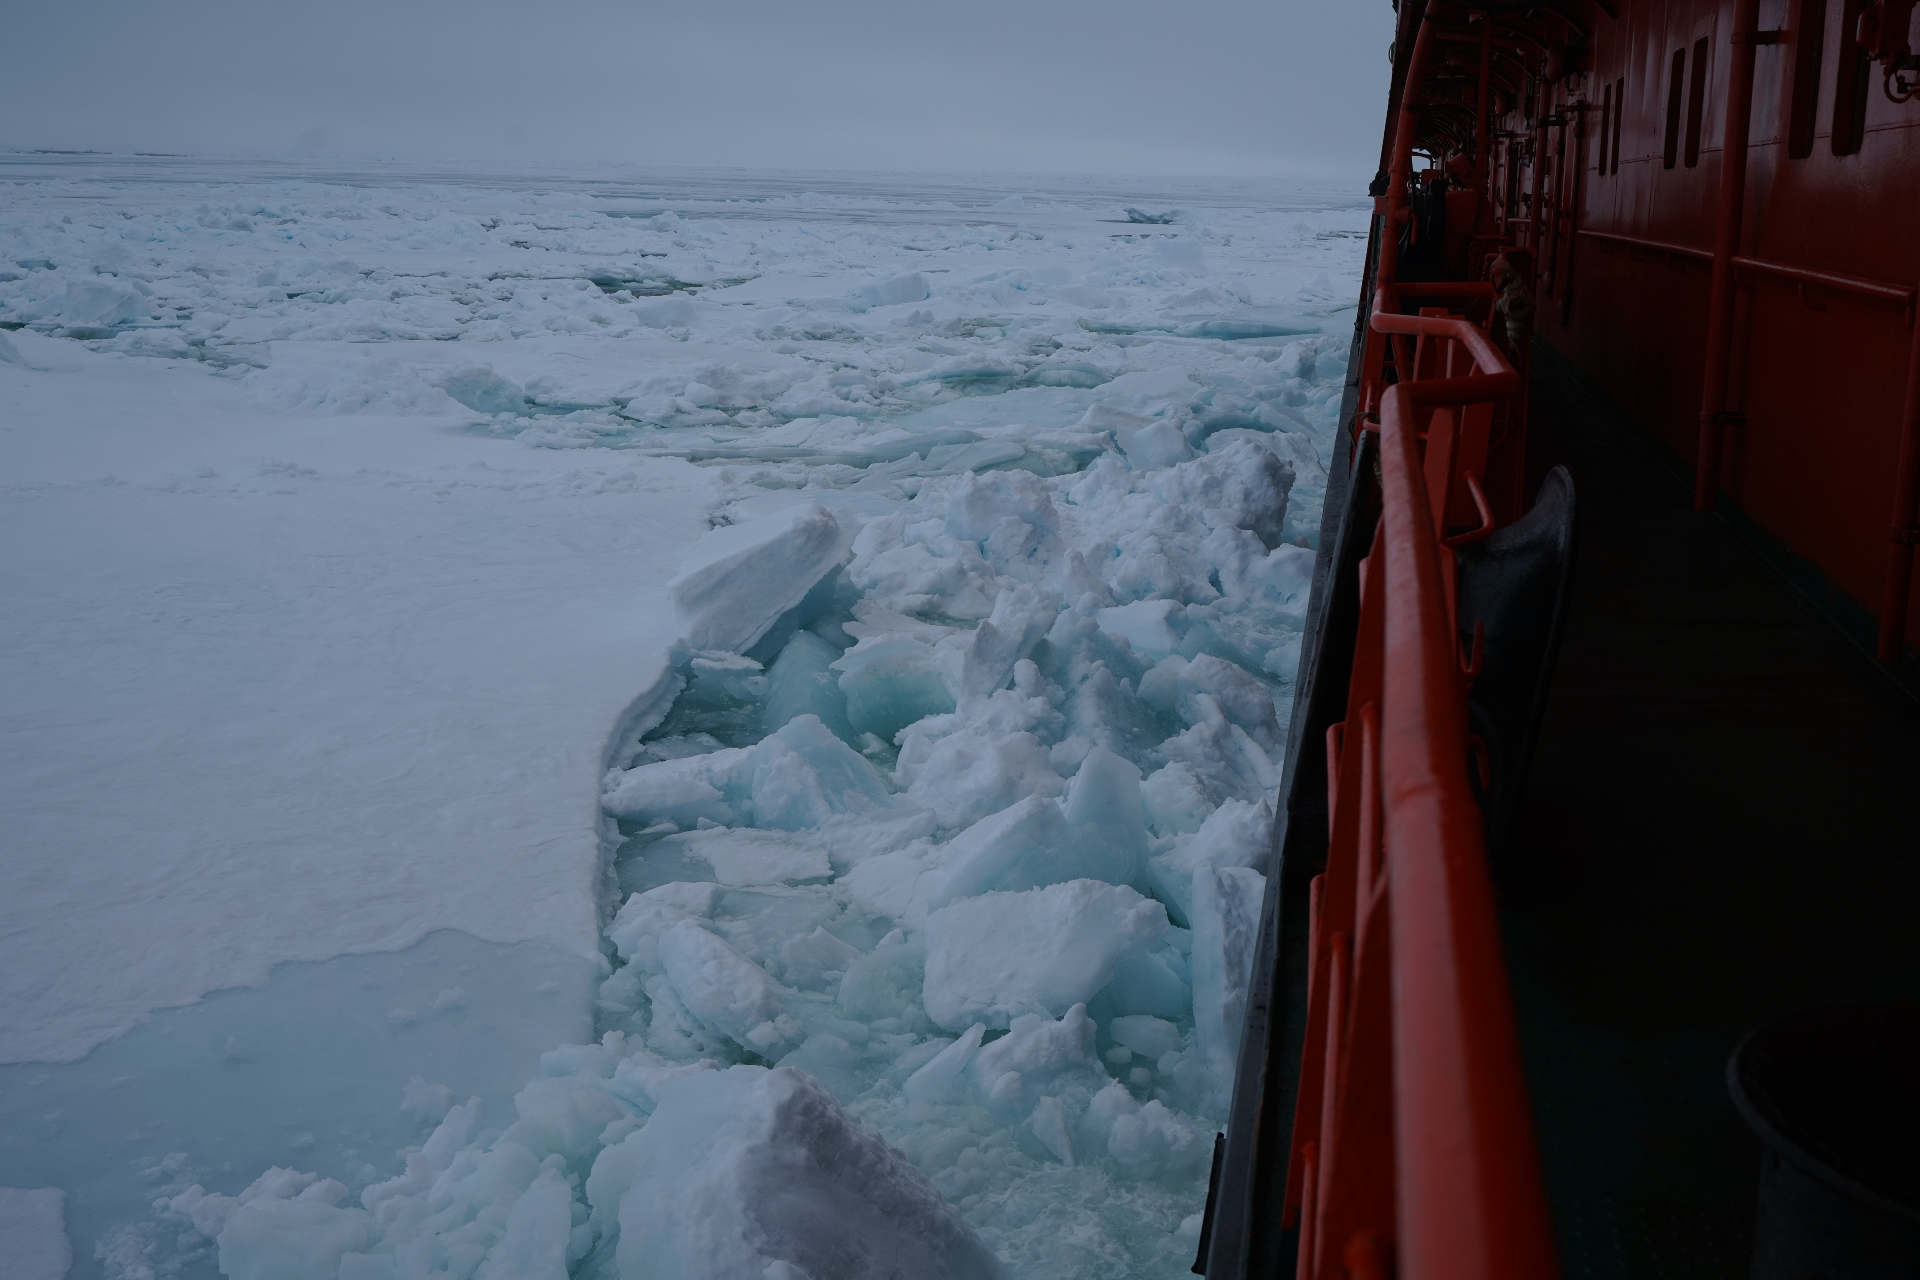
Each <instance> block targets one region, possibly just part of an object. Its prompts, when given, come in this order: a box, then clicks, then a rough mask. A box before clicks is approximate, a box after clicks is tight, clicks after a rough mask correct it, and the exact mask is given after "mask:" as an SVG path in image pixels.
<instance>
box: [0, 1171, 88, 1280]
mask: <svg viewBox="0 0 1920 1280" xmlns="http://www.w3.org/2000/svg"><path fill="white" fill-rule="evenodd" d="M0 1241H5V1242H6V1250H7V1261H6V1267H7V1274H8V1275H9V1276H12V1277H16V1280H64V1278H65V1276H66V1274H67V1270H68V1268H70V1267H71V1266H72V1265H73V1246H72V1245H71V1244H69V1243H68V1242H67V1194H66V1192H64V1191H62V1190H60V1189H59V1188H58V1187H40V1188H37V1189H33V1190H29V1189H27V1188H24V1187H0Z"/></svg>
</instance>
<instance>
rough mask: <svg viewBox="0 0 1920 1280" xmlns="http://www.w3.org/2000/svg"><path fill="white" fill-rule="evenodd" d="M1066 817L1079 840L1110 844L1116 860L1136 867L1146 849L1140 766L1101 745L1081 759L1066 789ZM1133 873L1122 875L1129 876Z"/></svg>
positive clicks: (1127, 877)
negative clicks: (1071, 782)
mask: <svg viewBox="0 0 1920 1280" xmlns="http://www.w3.org/2000/svg"><path fill="white" fill-rule="evenodd" d="M1066 810H1067V821H1068V822H1069V823H1071V824H1073V826H1075V827H1076V828H1080V832H1079V838H1080V839H1081V840H1082V841H1099V842H1103V843H1105V844H1107V845H1109V846H1111V848H1112V850H1113V857H1114V859H1115V861H1116V862H1118V861H1119V860H1121V859H1125V860H1128V861H1130V862H1131V863H1132V864H1133V865H1135V866H1136V867H1137V866H1138V862H1139V859H1141V858H1143V857H1145V856H1146V851H1147V813H1146V808H1145V806H1144V805H1143V804H1142V803H1141V801H1140V770H1139V769H1138V768H1136V767H1135V766H1134V765H1133V764H1132V763H1131V762H1130V761H1127V760H1123V759H1121V758H1120V757H1119V756H1117V755H1115V754H1113V752H1111V751H1108V750H1106V749H1105V748H1104V747H1095V748H1093V749H1092V750H1091V751H1089V752H1088V753H1087V755H1086V758H1085V759H1084V760H1082V761H1081V762H1080V771H1079V772H1078V773H1076V774H1074V775H1073V785H1072V786H1071V787H1070V788H1069V789H1068V791H1067V799H1066ZM1132 878H1133V875H1132V874H1129V875H1127V876H1126V877H1125V879H1128V880H1131V879H1132Z"/></svg>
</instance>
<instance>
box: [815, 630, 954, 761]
mask: <svg viewBox="0 0 1920 1280" xmlns="http://www.w3.org/2000/svg"><path fill="white" fill-rule="evenodd" d="M833 669H834V670H835V671H838V672H839V673H840V691H841V692H842V693H844V694H845V695H846V698H847V720H848V722H849V723H850V724H852V726H853V728H854V730H855V731H856V732H858V733H871V734H873V735H875V736H876V737H879V738H882V739H889V740H890V739H891V738H892V737H893V736H894V735H895V734H897V733H899V732H900V730H902V729H904V728H906V727H907V726H908V725H910V724H912V723H913V722H914V721H916V720H922V719H925V718H926V717H927V716H937V715H944V714H946V713H947V712H950V711H952V710H953V709H954V706H955V699H954V689H953V685H954V680H953V679H952V678H951V677H950V676H949V674H948V671H947V666H946V664H945V663H944V662H943V661H942V660H941V655H940V654H939V653H937V652H936V651H935V649H934V646H932V645H930V644H928V643H926V642H925V641H924V640H921V639H919V638H917V637H915V636H911V635H898V634H895V635H877V636H868V637H865V638H863V639H861V640H860V641H859V643H857V644H855V645H854V646H853V648H851V649H849V650H848V651H847V652H846V653H845V654H843V655H841V657H840V658H839V659H837V660H836V661H835V662H834V663H833Z"/></svg>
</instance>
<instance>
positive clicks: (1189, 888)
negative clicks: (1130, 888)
mask: <svg viewBox="0 0 1920 1280" xmlns="http://www.w3.org/2000/svg"><path fill="white" fill-rule="evenodd" d="M1185 767H1186V766H1184V765H1169V766H1168V768H1170V769H1172V768H1185ZM1162 772H1165V770H1163V771H1162ZM1155 776H1156V777H1158V776H1159V775H1157V774H1156V775H1155ZM1149 781H1152V779H1149ZM1272 852H1273V806H1272V805H1270V804H1268V803H1267V802H1266V801H1264V800H1262V801H1260V802H1259V803H1257V804H1256V803H1250V802H1248V801H1245V800H1231V799H1229V800H1224V801H1222V802H1221V804H1220V807H1219V808H1217V809H1215V810H1214V811H1213V812H1212V813H1211V814H1209V815H1207V819H1206V821H1205V822H1203V823H1201V824H1200V828H1199V830H1197V831H1195V832H1193V833H1191V834H1189V835H1182V836H1178V837H1176V838H1175V840H1174V846H1173V848H1172V849H1170V850H1168V851H1166V852H1164V853H1156V854H1155V855H1153V857H1151V858H1149V859H1147V875H1148V878H1149V879H1150V880H1151V881H1152V883H1153V889H1154V892H1155V893H1156V894H1158V895H1159V897H1160V900H1161V901H1162V902H1165V903H1167V904H1168V905H1169V906H1170V907H1172V908H1173V909H1174V911H1175V912H1176V913H1177V914H1178V916H1179V918H1180V919H1182V920H1191V919H1192V918H1193V883H1194V880H1193V877H1194V872H1195V871H1196V870H1197V869H1198V868H1200V867H1204V866H1212V867H1252V868H1254V869H1255V870H1256V871H1262V872H1264V870H1265V868H1266V866H1267V864H1268V862H1269V861H1270V860H1271V858H1272Z"/></svg>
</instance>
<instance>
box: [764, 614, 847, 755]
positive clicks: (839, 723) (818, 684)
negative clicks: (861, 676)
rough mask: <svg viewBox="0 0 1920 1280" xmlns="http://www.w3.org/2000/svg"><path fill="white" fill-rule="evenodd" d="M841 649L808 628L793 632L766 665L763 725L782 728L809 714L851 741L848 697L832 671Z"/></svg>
mask: <svg viewBox="0 0 1920 1280" xmlns="http://www.w3.org/2000/svg"><path fill="white" fill-rule="evenodd" d="M839 657H840V650H838V649H836V648H834V647H833V646H832V645H831V644H828V643H827V642H826V641H825V640H823V639H821V638H820V637H819V636H817V635H815V634H814V633H813V632H811V631H796V632H795V633H794V636H793V639H791V640H789V641H788V642H787V645H786V647H785V648H784V649H782V650H780V656H779V657H777V658H775V659H774V660H773V665H772V666H771V667H769V668H767V704H766V721H765V723H766V727H767V730H768V731H769V732H772V731H773V730H776V729H780V728H783V727H785V725H786V723H787V722H788V721H789V720H792V719H793V718H794V717H795V716H803V715H811V716H816V717H818V718H819V720H820V723H822V724H824V725H825V726H826V727H827V728H828V729H830V730H832V731H833V733H834V735H835V736H836V737H839V738H841V739H844V740H845V741H847V742H852V741H853V740H854V732H853V726H852V725H851V724H850V723H848V721H847V697H846V695H845V694H844V693H842V692H840V681H839V678H838V677H837V676H836V675H835V674H834V672H833V671H832V670H831V668H832V666H833V664H834V663H835V662H836V661H837V660H838V659H839Z"/></svg>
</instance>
